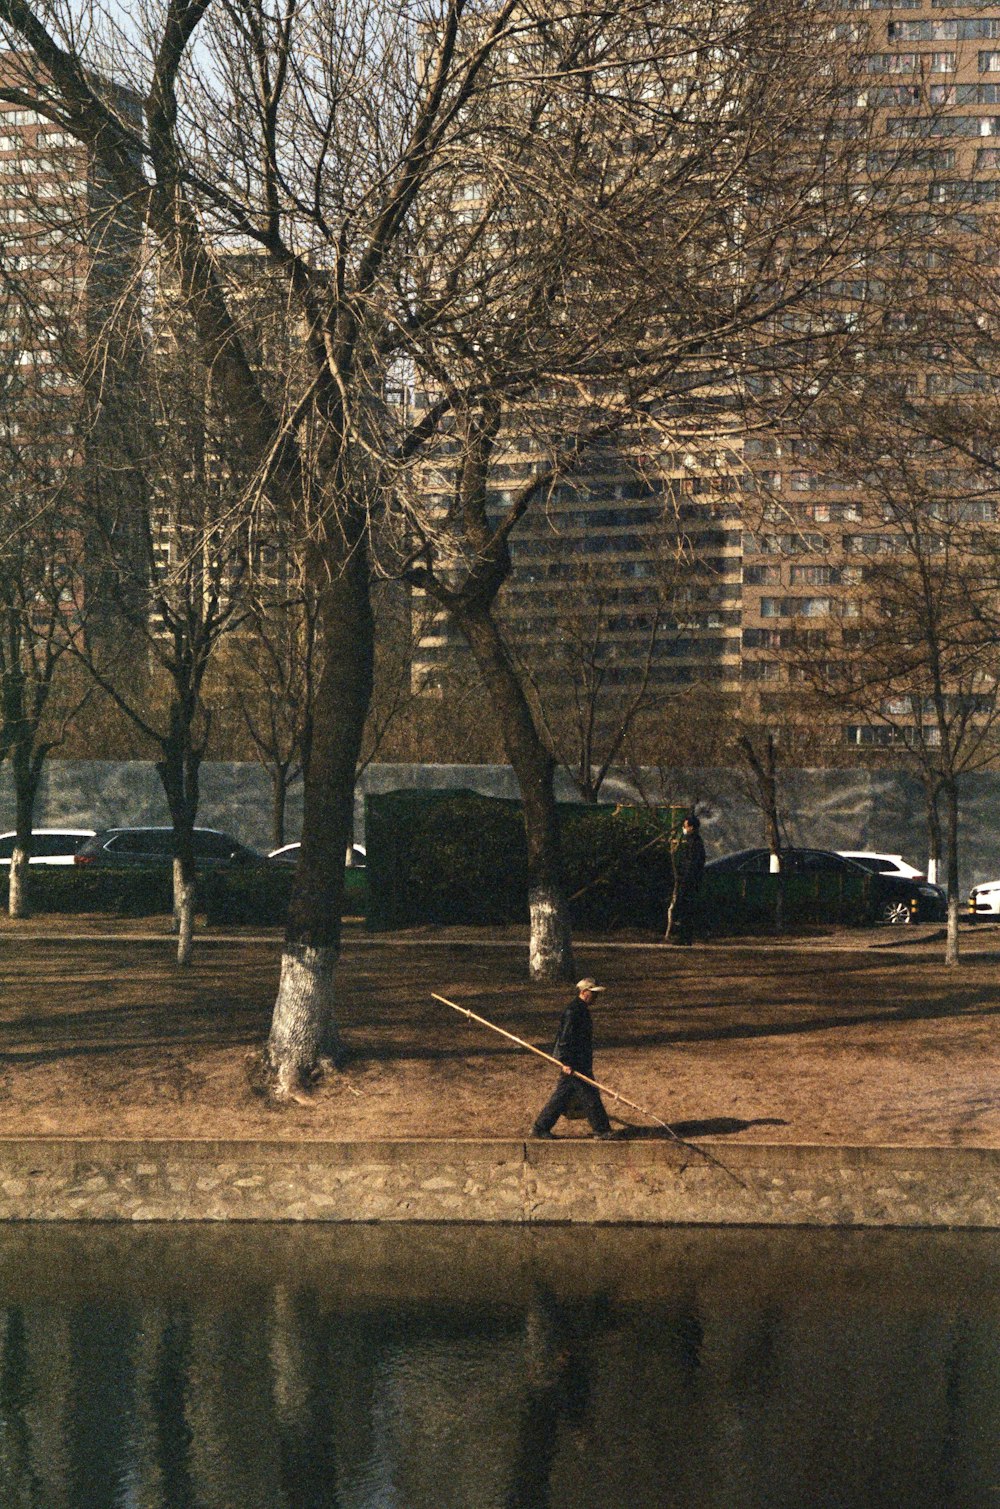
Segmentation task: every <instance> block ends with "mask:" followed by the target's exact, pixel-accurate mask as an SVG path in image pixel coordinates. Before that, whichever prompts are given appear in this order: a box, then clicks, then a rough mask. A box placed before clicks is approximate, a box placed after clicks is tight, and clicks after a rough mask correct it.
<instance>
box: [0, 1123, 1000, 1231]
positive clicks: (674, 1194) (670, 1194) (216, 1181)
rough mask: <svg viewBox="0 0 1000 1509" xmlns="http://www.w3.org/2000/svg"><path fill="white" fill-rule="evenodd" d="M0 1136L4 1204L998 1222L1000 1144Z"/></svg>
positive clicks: (144, 1211)
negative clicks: (707, 1147) (690, 1145)
mask: <svg viewBox="0 0 1000 1509" xmlns="http://www.w3.org/2000/svg"><path fill="white" fill-rule="evenodd" d="M711 1151H712V1152H713V1153H714V1155H715V1156H716V1157H717V1158H719V1159H720V1160H721V1161H722V1162H724V1163H725V1165H726V1168H725V1169H722V1168H719V1167H717V1166H715V1165H713V1164H711V1163H709V1162H707V1161H706V1160H705V1159H704V1158H703V1157H701V1156H699V1155H697V1154H696V1153H694V1152H691V1151H690V1150H687V1149H685V1148H678V1147H676V1146H674V1145H672V1144H664V1143H627V1142H623V1143H597V1144H594V1143H591V1142H589V1141H587V1140H586V1139H582V1140H580V1141H575V1140H570V1139H566V1140H562V1139H556V1140H555V1141H554V1142H546V1143H538V1144H535V1143H523V1142H475V1141H444V1140H442V1141H400V1142H385V1143H315V1142H311V1143H298V1142H280V1143H277V1142H275V1143H263V1144H257V1143H245V1142H244V1143H236V1142H232V1143H229V1142H225V1143H223V1142H132V1141H69V1140H59V1139H48V1138H40V1139H33V1140H28V1141H23V1142H18V1141H14V1140H7V1141H3V1142H0V1219H5V1220H53V1221H62V1220H71V1221H74V1220H76V1221H109V1220H113V1221H185V1220H198V1221H221V1220H247V1221H347V1222H353V1221H452V1222H454V1221H478V1222H514V1223H518V1224H521V1223H549V1222H578V1223H608V1224H615V1223H622V1224H629V1223H654V1224H668V1223H690V1224H721V1225H765V1226H766V1225H812V1226H965V1227H983V1228H1000V1180H998V1177H997V1176H998V1174H1000V1150H998V1149H954V1148H829V1147H793V1146H784V1145H781V1146H779V1145H775V1146H761V1145H742V1146H740V1145H735V1146H730V1147H726V1146H723V1145H718V1146H713V1147H712V1148H711Z"/></svg>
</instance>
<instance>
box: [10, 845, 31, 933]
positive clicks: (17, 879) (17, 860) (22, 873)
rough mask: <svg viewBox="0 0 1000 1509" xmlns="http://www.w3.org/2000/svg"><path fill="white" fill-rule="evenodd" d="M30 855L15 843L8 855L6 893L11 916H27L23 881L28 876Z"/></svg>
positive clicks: (25, 889) (25, 891)
mask: <svg viewBox="0 0 1000 1509" xmlns="http://www.w3.org/2000/svg"><path fill="white" fill-rule="evenodd" d="M29 859H30V855H29V854H28V851H27V849H24V848H22V847H21V845H20V844H19V843H15V845H14V852H13V854H12V855H11V857H10V879H9V890H8V894H7V913H8V915H9V916H10V917H12V918H18V917H27V915H28V899H27V887H26V884H25V882H26V881H27V878H28V863H29Z"/></svg>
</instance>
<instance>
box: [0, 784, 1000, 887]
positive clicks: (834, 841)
mask: <svg viewBox="0 0 1000 1509" xmlns="http://www.w3.org/2000/svg"><path fill="white" fill-rule="evenodd" d="M446 787H451V788H453V789H454V788H465V789H467V790H471V791H479V792H482V793H483V794H484V795H487V796H508V797H516V795H517V784H516V782H515V780H514V775H513V772H512V771H511V770H510V769H509V767H507V766H496V765H375V766H372V767H370V768H369V769H368V770H367V771H366V772H365V775H364V778H363V780H362V782H361V785H360V787H359V795H358V802H357V808H356V820H355V826H356V833H357V837H358V838H359V839H360V838H363V835H364V802H363V794H364V792H367V791H371V792H376V791H394V790H399V789H408V790H429V789H439V788H446ZM559 791H560V795H561V796H563V797H564V798H566V799H572V797H573V795H574V788H573V786H572V783H571V782H570V781H569V779H568V778H567V777H566V776H565V775H561V777H560V781H559ZM603 795H604V797H605V799H606V800H608V801H634V800H636V799H637V797H636V792H635V790H634V789H633V788H632V786H631V785H630V784H629V782H628V781H627V780H625V779H624V778H622V777H615V778H613V779H612V780H610V781H609V782H608V783H607V785H606V787H605V790H604V793H603ZM647 795H650V796H652V797H656V796H664V797H669V798H670V799H671V800H675V801H677V800H683V801H692V802H697V803H698V810H699V811H700V813H701V815H702V822H703V832H704V835H705V841H706V845H707V847H708V850H709V854H710V855H716V854H725V853H727V852H729V851H730V850H732V849H739V848H745V847H750V846H752V845H756V844H759V843H762V842H763V841H764V840H763V829H762V823H761V819H760V815H759V813H758V812H756V811H755V809H754V808H753V806H752V805H751V804H750V803H749V802H748V800H747V799H746V796H745V794H744V792H743V787H742V783H741V780H740V778H739V777H738V776H736V775H735V774H734V773H733V772H731V771H726V770H703V771H697V772H683V771H682V772H678V773H677V774H676V776H675V777H674V778H673V779H672V781H671V784H670V787H669V790H667V791H665V792H658V791H657V789H656V784H655V781H653V780H652V779H650V781H649V782H648V784H647ZM782 799H783V809H784V812H785V815H786V826H787V832H788V837H789V841H790V842H792V843H805V844H813V845H816V846H818V847H820V848H831V849H880V850H886V851H888V852H889V853H893V854H900V853H901V854H904V855H905V856H906V857H907V858H908V859H910V860H911V861H912V862H913V863H914V864H919V865H920V866H921V867H922V866H923V865H924V864H925V863H926V853H927V843H926V836H925V831H924V816H923V804H922V798H921V791H920V787H919V784H918V782H917V781H915V780H914V779H913V778H912V777H911V776H909V775H908V774H906V773H903V772H897V771H866V770H794V771H789V772H787V773H786V775H785V776H784V777H783V798H782ZM270 802H271V797H270V785H269V782H268V779H267V776H266V773H265V772H264V770H263V769H262V768H261V767H260V766H259V765H256V764H221V763H218V764H206V765H205V766H203V770H202V801H201V811H200V816H199V821H200V822H201V823H203V824H205V825H206V826H209V827H219V828H225V829H227V830H228V831H230V832H232V833H234V834H235V835H236V837H237V838H241V839H242V840H243V841H244V842H245V843H249V844H251V845H253V846H254V847H257V848H260V849H268V848H270V847H271V839H270ZM13 816H14V802H13V794H12V791H11V784H10V776H9V772H8V771H7V769H6V767H0V829H4V828H9V827H11V826H12V825H13ZM301 821H302V792H301V787H297V788H296V789H295V790H293V791H292V793H291V796H290V798H289V804H288V824H287V831H288V837H289V839H292V838H296V837H298V833H299V828H300V825H301ZM166 822H169V816H168V813H167V807H166V802H165V800H164V796H163V791H162V788H161V786H160V780H159V777H158V776H157V774H156V770H155V767H154V766H153V765H152V763H150V762H148V761H142V760H136V761H133V762H130V763H128V764H119V763H114V762H112V761H106V760H50V761H49V763H48V766H47V767H46V772H45V776H44V778H43V782H42V787H41V791H40V793H39V802H38V826H39V827H43V826H45V825H49V826H61V825H69V826H72V827H75V826H78V825H79V826H81V827H91V828H102V827H110V826H113V825H115V824H134V823H166ZM960 841H961V852H962V866H961V874H962V885H963V888H964V887H966V886H969V885H975V884H978V883H979V882H980V881H984V880H995V879H998V878H1000V774H994V773H992V772H987V773H984V774H981V775H973V776H967V777H966V778H965V780H964V781H963V783H962V824H961V835H960Z"/></svg>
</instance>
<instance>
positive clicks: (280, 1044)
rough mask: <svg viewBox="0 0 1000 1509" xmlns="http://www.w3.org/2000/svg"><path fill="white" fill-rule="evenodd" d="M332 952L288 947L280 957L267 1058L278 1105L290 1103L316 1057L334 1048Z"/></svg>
mask: <svg viewBox="0 0 1000 1509" xmlns="http://www.w3.org/2000/svg"><path fill="white" fill-rule="evenodd" d="M336 969H337V950H336V949H333V948H306V947H304V946H297V945H292V946H290V947H287V946H286V948H285V951H284V953H283V954H282V956H281V979H280V980H279V982H278V996H277V1000H276V1001H275V1003H274V1016H273V1017H272V1019H271V1035H270V1037H269V1038H268V1043H267V1056H268V1060H269V1062H270V1065H271V1068H272V1070H273V1071H274V1074H275V1094H276V1095H277V1097H278V1099H279V1100H290V1099H293V1098H294V1097H295V1093H296V1091H297V1090H298V1089H299V1088H300V1087H301V1085H302V1083H303V1080H304V1078H305V1076H306V1075H307V1074H309V1073H311V1072H312V1070H313V1069H314V1068H315V1066H316V1064H317V1062H318V1061H319V1059H320V1057H321V1056H323V1055H327V1056H333V1055H335V1054H336V1052H337V1049H338V1047H339V1038H338V1034H337V1022H336V1015H335V1010H334V1007H335V1003H336Z"/></svg>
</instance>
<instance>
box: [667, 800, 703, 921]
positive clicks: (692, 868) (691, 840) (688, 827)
mask: <svg viewBox="0 0 1000 1509" xmlns="http://www.w3.org/2000/svg"><path fill="white" fill-rule="evenodd" d="M704 874H705V845H704V843H703V842H702V837H701V823H700V822H699V821H698V819H697V818H696V817H695V815H694V813H689V814H688V816H687V817H686V818H685V819H684V826H683V828H682V829H681V837H680V842H679V843H678V845H677V849H676V851H675V853H674V899H673V901H672V903H671V908H670V926H669V928H668V930H667V936H668V939H669V941H670V942H671V943H679V944H682V945H686V944H689V943H692V942H693V941H694V929H695V922H696V921H697V915H698V897H699V895H700V893H701V882H702V878H703V876H704Z"/></svg>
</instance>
